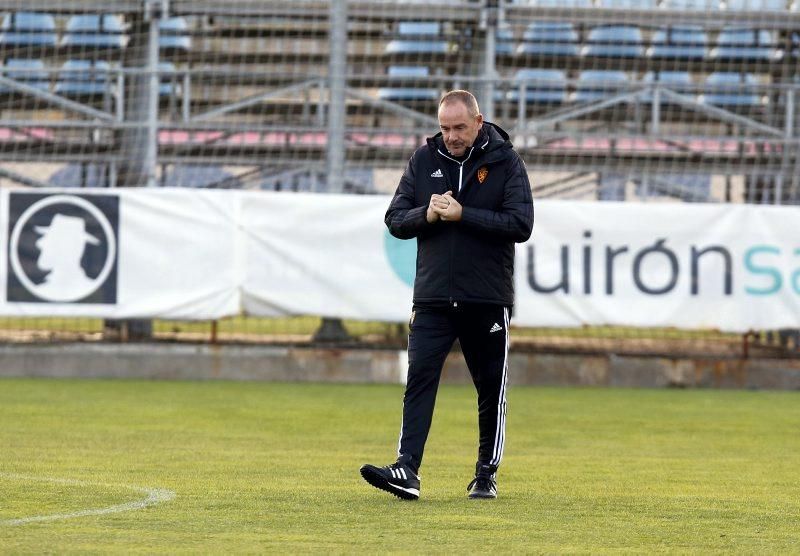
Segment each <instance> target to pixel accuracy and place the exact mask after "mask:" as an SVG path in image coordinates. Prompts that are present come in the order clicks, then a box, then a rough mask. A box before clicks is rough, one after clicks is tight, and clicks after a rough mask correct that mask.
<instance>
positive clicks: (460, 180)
mask: <svg viewBox="0 0 800 556" xmlns="http://www.w3.org/2000/svg"><path fill="white" fill-rule="evenodd" d="M487 143H488V142H487ZM485 146H486V145H485V144H484V147H485ZM436 150H437V151H438V152H439V154H440V155H442V156H443V157H445V158H446V159H447V160H452V161H453V162H455V163H456V164H458V191H456V195H455V196H458V194H459V193H461V184H462V183H463V179H464V163H465V162H466V161H467V160H469V157H471V156H472V153H473V151H475V147H470V149H469V154H468V155H467V158H465V159H464V160H462V161H461V162H459V161H458V160H456V159H455V158H452V157H449V156H447V155H446V154H444V153H443V152H442V151H441V150H440V149H436ZM453 241H455V240H454V239H451V240H450V273H449V284H448V289H449V290H450V293H451V294H452V293H453ZM450 305H451V306H452V307H453V308H456V307H458V301H453V296H452V295H451V296H450Z"/></svg>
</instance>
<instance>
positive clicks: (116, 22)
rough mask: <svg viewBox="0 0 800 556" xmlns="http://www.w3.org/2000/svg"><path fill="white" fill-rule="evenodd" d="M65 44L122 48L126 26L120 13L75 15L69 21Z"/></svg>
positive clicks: (64, 39) (63, 42)
mask: <svg viewBox="0 0 800 556" xmlns="http://www.w3.org/2000/svg"><path fill="white" fill-rule="evenodd" d="M61 44H62V45H63V46H84V47H92V48H122V47H123V46H125V28H124V27H123V25H122V18H121V17H120V16H118V15H111V14H105V15H74V16H72V17H70V18H69V20H68V21H67V28H66V30H65V31H64V38H63V39H62V40H61Z"/></svg>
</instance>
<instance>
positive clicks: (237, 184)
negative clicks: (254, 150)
mask: <svg viewBox="0 0 800 556" xmlns="http://www.w3.org/2000/svg"><path fill="white" fill-rule="evenodd" d="M161 185H162V186H163V187H224V188H226V189H241V188H242V183H241V180H239V178H237V177H236V176H235V175H233V174H232V173H230V172H229V171H227V170H225V169H224V168H222V167H221V166H217V165H213V164H174V165H173V166H172V167H171V168H170V169H169V170H168V171H167V172H165V173H164V175H163V176H162V178H161Z"/></svg>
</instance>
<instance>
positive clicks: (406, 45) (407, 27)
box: [386, 21, 450, 54]
mask: <svg viewBox="0 0 800 556" xmlns="http://www.w3.org/2000/svg"><path fill="white" fill-rule="evenodd" d="M397 32H398V33H399V34H400V36H408V37H409V38H408V39H395V40H393V41H390V42H389V44H387V45H386V53H387V54H446V53H447V52H449V51H450V46H449V44H448V42H447V41H446V40H444V39H442V38H441V25H440V24H439V23H438V22H429V21H419V22H416V21H403V22H401V23H400V24H399V25H398V27H397Z"/></svg>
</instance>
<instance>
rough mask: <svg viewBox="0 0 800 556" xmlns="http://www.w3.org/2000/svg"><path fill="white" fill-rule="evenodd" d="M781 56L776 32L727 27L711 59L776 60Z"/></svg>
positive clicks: (712, 51)
mask: <svg viewBox="0 0 800 556" xmlns="http://www.w3.org/2000/svg"><path fill="white" fill-rule="evenodd" d="M779 56H780V51H779V50H778V39H777V35H776V33H775V32H774V31H767V30H765V29H749V28H742V27H725V28H723V29H722V30H721V31H720V33H719V36H718V37H717V46H716V47H714V48H712V49H711V57H712V58H714V59H718V60H774V59H776V58H778V57H779Z"/></svg>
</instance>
